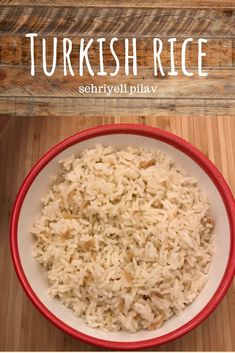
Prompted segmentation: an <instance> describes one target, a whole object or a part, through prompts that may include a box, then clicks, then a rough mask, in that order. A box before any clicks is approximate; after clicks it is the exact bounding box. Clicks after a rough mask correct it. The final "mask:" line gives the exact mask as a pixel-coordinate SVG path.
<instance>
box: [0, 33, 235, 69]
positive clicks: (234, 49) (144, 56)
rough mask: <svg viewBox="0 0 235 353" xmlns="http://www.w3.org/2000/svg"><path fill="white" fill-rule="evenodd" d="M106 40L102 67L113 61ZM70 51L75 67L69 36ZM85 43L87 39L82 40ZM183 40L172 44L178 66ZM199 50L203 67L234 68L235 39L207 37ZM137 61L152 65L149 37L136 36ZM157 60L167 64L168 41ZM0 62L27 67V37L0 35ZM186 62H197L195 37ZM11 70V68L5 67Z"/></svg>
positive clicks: (93, 57) (38, 49)
mask: <svg viewBox="0 0 235 353" xmlns="http://www.w3.org/2000/svg"><path fill="white" fill-rule="evenodd" d="M42 37H43V36H38V37H37V38H35V45H34V60H35V65H36V66H39V67H40V66H42ZM63 38H64V37H58V44H57V63H56V64H57V66H61V65H63ZM110 39H111V38H106V42H105V43H104V46H103V57H104V65H105V67H107V66H108V67H113V66H115V60H114V58H113V56H112V54H111V52H110V47H109V44H110ZM46 40H47V42H46V43H47V48H46V49H47V50H46V58H47V65H48V68H50V65H51V64H52V61H53V37H52V36H49V37H47V38H46ZM71 40H72V44H73V50H72V53H71V55H70V59H71V64H72V66H73V67H78V62H79V60H78V55H79V49H80V40H79V38H74V37H71ZM87 42H88V38H87V41H86V42H85V43H87ZM182 43H183V40H182V39H180V40H178V41H177V42H176V43H175V46H174V47H175V48H174V58H175V66H176V67H180V66H181V50H182ZM124 48H125V45H124V39H123V38H118V42H117V43H116V46H115V52H116V54H117V56H118V58H119V61H120V66H124V63H125V55H124ZM98 50H99V45H98V43H97V42H96V41H94V43H93V44H92V46H91V47H90V49H89V61H90V63H91V65H92V67H93V66H94V67H95V66H96V67H97V66H99V56H98V55H97V53H98ZM203 51H204V52H205V53H206V56H205V57H204V58H203V67H214V68H215V67H220V68H232V67H235V60H233V59H234V58H235V39H223V40H222V39H209V40H208V43H205V44H203ZM137 62H138V67H153V66H154V62H153V38H138V39H137ZM161 62H162V65H163V67H169V66H170V54H169V43H168V42H167V40H166V39H165V40H163V51H162V53H161ZM0 65H9V66H10V65H13V66H30V65H31V57H30V40H29V38H26V37H22V36H10V35H9V36H2V38H1V42H0ZM186 65H187V67H188V68H193V67H197V65H198V44H197V40H194V42H192V44H191V45H189V46H188V50H187V51H186ZM9 69H11V68H9Z"/></svg>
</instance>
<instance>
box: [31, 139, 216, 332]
mask: <svg viewBox="0 0 235 353" xmlns="http://www.w3.org/2000/svg"><path fill="white" fill-rule="evenodd" d="M59 166H60V172H59V174H58V176H56V177H53V180H52V183H51V186H50V189H49V191H48V193H47V195H46V196H45V197H44V198H43V199H42V208H41V213H40V216H39V218H38V219H37V221H36V222H35V223H34V225H33V229H32V234H33V235H34V236H35V243H34V249H33V252H34V256H35V258H36V260H37V261H38V262H39V263H40V264H41V265H42V266H44V268H45V273H46V276H47V279H48V284H49V293H50V295H51V296H52V297H56V298H59V300H60V301H61V302H62V303H63V304H64V305H66V306H67V307H69V308H71V309H72V310H73V311H74V313H75V315H76V316H78V317H80V318H83V319H84V320H85V321H86V323H87V324H88V325H89V326H91V327H99V328H103V329H105V330H108V331H118V330H122V331H129V332H136V331H138V330H141V329H149V330H154V329H157V328H159V327H160V326H161V325H163V323H164V322H165V321H166V320H168V319H169V318H170V317H172V316H173V315H175V314H176V315H178V314H180V313H181V311H182V310H183V309H184V308H185V307H186V306H187V305H188V304H190V303H191V302H192V301H193V300H194V299H195V298H196V297H197V295H198V294H199V292H200V291H201V289H202V288H203V286H204V284H205V282H206V280H207V274H208V269H209V266H210V262H211V256H212V253H213V237H212V230H213V221H212V219H211V218H210V216H209V210H210V205H209V203H208V200H207V197H206V195H205V194H204V193H203V192H202V191H201V190H200V189H199V187H198V184H197V180H196V179H195V178H193V177H190V176H188V175H187V174H186V173H185V171H184V170H182V169H181V168H180V167H179V166H178V165H176V164H175V163H174V162H173V161H172V160H171V159H170V158H169V157H168V156H166V155H164V154H163V153H162V152H161V151H148V150H144V149H142V148H139V147H132V146H128V147H125V148H122V149H118V148H116V147H113V146H108V147H104V146H101V145H96V146H95V147H94V148H92V149H89V150H85V151H83V152H82V153H81V154H80V155H79V156H74V155H72V156H69V157H68V158H65V159H64V160H62V161H60V162H59Z"/></svg>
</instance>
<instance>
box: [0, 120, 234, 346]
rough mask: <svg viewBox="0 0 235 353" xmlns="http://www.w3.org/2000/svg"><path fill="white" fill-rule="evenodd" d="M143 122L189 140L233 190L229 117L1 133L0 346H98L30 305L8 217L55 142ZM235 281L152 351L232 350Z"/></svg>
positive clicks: (87, 123) (10, 128)
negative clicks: (191, 324)
mask: <svg viewBox="0 0 235 353" xmlns="http://www.w3.org/2000/svg"><path fill="white" fill-rule="evenodd" d="M120 122H126V123H141V124H148V125H152V126H157V127H160V128H163V129H166V130H169V131H171V132H173V133H175V134H177V135H179V136H182V137H183V138H185V139H186V140H188V141H190V142H191V143H193V144H194V145H195V146H197V147H198V148H199V149H200V150H202V151H203V152H204V153H205V154H207V155H208V157H209V158H210V159H211V160H212V161H213V162H214V163H215V164H216V165H217V167H218V168H219V170H220V171H221V172H222V173H223V175H224V177H225V179H226V180H227V181H228V183H229V184H230V187H231V189H232V190H233V192H234V191H235V148H234V140H233V139H234V136H235V119H234V118H232V117H211V118H210V117H184V118H180V117H156V116H146V117H143V116H137V117H113V116H106V117H97V116H92V117H82V116H80V117H44V118H42V117H31V118H28V117H24V118H17V117H12V118H10V120H9V121H8V123H7V125H6V126H5V128H4V130H3V131H2V132H1V136H0V165H1V168H0V209H1V222H0V234H1V237H0V249H1V256H0V284H1V286H0V291H1V300H0V350H5V351H6V350H13V351H17V350H23V351H27V350H31V351H34V350H39V351H40V350H42V351H43V350H49V351H50V350H52V351H57V350H65V351H73V350H75V351H80V350H87V351H91V350H96V349H97V348H95V347H92V346H89V345H87V344H85V343H81V342H79V341H77V340H75V339H73V338H71V337H70V336H68V335H67V334H65V333H63V332H61V331H59V330H58V329H57V328H56V327H54V326H53V325H52V324H51V323H50V322H48V321H47V320H46V319H45V318H44V317H43V316H42V315H41V314H40V313H39V312H38V311H37V309H36V308H35V307H34V306H33V305H32V304H31V302H30V301H29V300H28V298H27V297H26V295H25V293H24V292H23V290H22V288H21V286H20V284H19V282H18V280H17V278H16V275H15V271H14V269H13V265H12V261H11V258H10V252H9V217H10V212H11V208H12V204H13V201H14V199H15V196H16V193H17V190H18V189H19V187H20V184H21V183H22V181H23V180H24V178H25V176H26V174H27V173H28V171H29V170H30V168H31V167H32V166H33V164H34V163H35V162H36V161H37V160H38V159H39V158H40V157H41V156H42V155H43V154H44V153H45V152H46V151H47V150H48V149H49V148H50V147H52V146H53V145H54V144H55V143H57V142H59V141H61V140H62V139H64V138H66V137H68V136H69V135H71V134H74V133H76V132H78V131H81V130H83V129H86V128H89V127H92V126H96V125H100V124H107V123H120ZM234 332H235V282H234V283H233V285H232V286H231V287H230V290H229V292H228V294H227V295H226V296H225V298H224V299H223V301H222V303H221V304H220V305H219V307H218V308H217V309H216V310H215V312H214V313H213V314H212V315H211V316H210V317H209V318H208V319H207V320H206V321H205V322H204V323H202V324H201V325H200V326H199V327H197V328H196V329H194V330H193V331H192V332H190V333H188V334H187V335H185V336H184V337H182V338H180V339H178V340H176V341H174V342H171V343H169V344H166V345H163V346H160V347H154V348H153V350H163V351H165V350H167V351H177V350H179V351H185V350H186V351H191V350H196V351H198V350H199V351H217V350H221V351H227V350H235V335H234Z"/></svg>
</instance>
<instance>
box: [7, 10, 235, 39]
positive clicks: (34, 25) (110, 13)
mask: <svg viewBox="0 0 235 353" xmlns="http://www.w3.org/2000/svg"><path fill="white" fill-rule="evenodd" d="M30 31H33V32H36V33H40V34H43V35H52V34H55V35H57V36H59V35H63V36H69V35H73V36H83V35H86V36H94V35H95V36H113V35H115V36H123V37H126V36H133V34H134V35H135V36H136V37H140V36H141V37H153V36H161V37H164V36H166V37H170V36H173V37H177V38H180V37H190V36H192V37H194V38H195V37H204V38H213V37H214V38H215V37H216V38H224V37H225V36H226V37H227V38H229V37H234V36H235V10H233V9H230V10H229V9H212V8H210V9H185V8H177V9H175V10H174V11H172V9H167V8H165V9H164V8H159V9H154V8H122V7H115V8H110V9H109V8H100V7H96V8H95V7H84V8H83V7H75V8H73V7H53V6H52V7H42V6H38V7H37V6H36V7H34V6H25V7H23V6H2V7H1V12H0V34H1V35H22V36H23V35H25V34H26V33H29V32H30Z"/></svg>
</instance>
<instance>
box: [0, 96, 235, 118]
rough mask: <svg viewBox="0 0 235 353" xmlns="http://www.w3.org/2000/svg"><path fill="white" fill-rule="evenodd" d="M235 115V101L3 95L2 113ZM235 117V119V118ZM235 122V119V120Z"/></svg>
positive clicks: (19, 114) (168, 115) (42, 114)
mask: <svg viewBox="0 0 235 353" xmlns="http://www.w3.org/2000/svg"><path fill="white" fill-rule="evenodd" d="M1 114H7V115H15V116H38V115H39V116H59V115H63V116H75V115H80V116H92V115H94V116H95V115H96V116H105V115H114V116H120V117H122V116H137V115H139V116H142V115H149V114H151V115H155V116H166V117H172V116H186V117H189V116H221V115H222V114H223V115H226V116H235V100H230V99H227V100H226V99H224V100H217V99H157V98H156V99H148V100H146V99H145V98H126V99H125V98H118V99H117V98H109V99H103V98H98V99H97V98H53V97H44V98H39V97H13V98H11V97H6V98H3V97H0V115H1ZM234 119H235V118H234ZM234 122H235V120H234Z"/></svg>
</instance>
